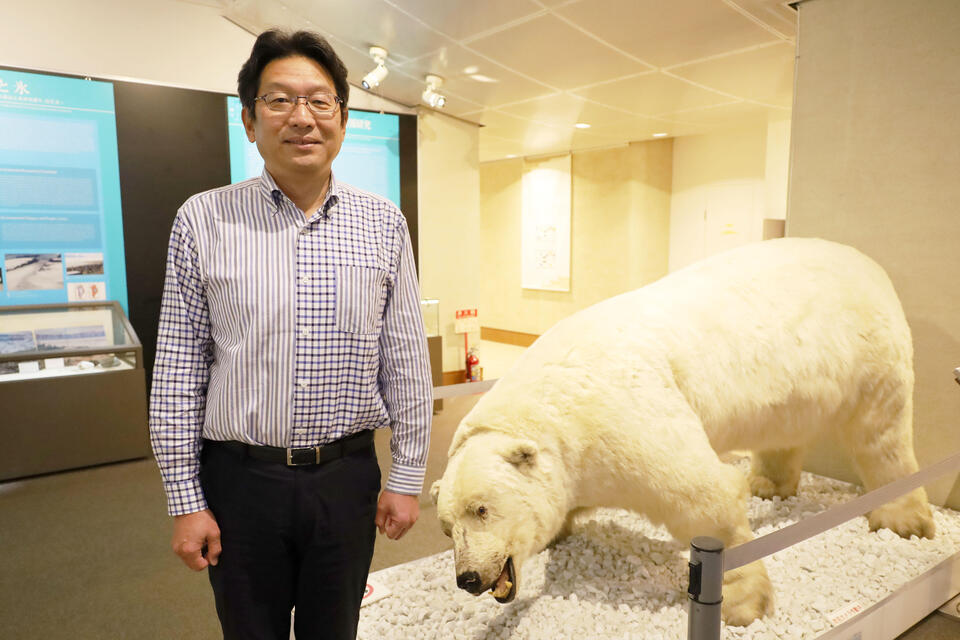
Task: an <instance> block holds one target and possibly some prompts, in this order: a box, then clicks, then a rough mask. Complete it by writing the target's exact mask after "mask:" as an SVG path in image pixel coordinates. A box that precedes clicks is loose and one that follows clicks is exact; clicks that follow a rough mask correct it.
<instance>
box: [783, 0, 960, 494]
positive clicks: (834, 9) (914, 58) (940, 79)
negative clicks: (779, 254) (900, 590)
mask: <svg viewBox="0 0 960 640" xmlns="http://www.w3.org/2000/svg"><path fill="white" fill-rule="evenodd" d="M958 33H960V3H958V2H956V0H925V1H924V2H923V3H908V2H902V1H900V0H809V1H807V2H803V3H802V4H801V5H800V35H799V40H798V46H799V50H798V53H799V57H798V66H797V88H796V102H795V104H794V109H793V131H792V139H793V156H792V164H791V179H790V180H791V181H790V195H789V208H788V215H787V235H788V236H819V237H823V238H827V239H830V240H836V241H839V242H844V243H847V244H851V245H853V246H855V247H857V248H859V249H860V250H862V251H863V252H865V253H866V254H868V255H870V256H871V257H873V258H874V259H875V260H877V261H878V262H879V263H880V264H881V265H883V266H884V267H885V268H886V270H887V271H888V273H889V274H890V277H891V278H892V280H893V283H894V285H895V286H896V288H897V291H898V292H899V294H900V297H901V300H902V301H903V305H904V308H905V310H906V314H907V320H908V321H909V323H910V326H911V328H912V330H913V337H914V351H915V368H916V380H917V387H916V392H915V411H914V423H915V428H914V432H915V443H916V451H917V456H918V458H919V461H920V464H921V466H926V465H929V464H931V463H933V462H936V461H937V460H940V459H942V458H944V457H946V456H947V455H948V454H951V453H954V452H956V451H958V450H960V424H958V421H960V388H958V387H957V385H956V384H955V383H954V381H953V379H952V375H951V370H952V369H953V368H954V367H956V366H958V365H960V283H958V274H960V215H958V213H957V207H958V205H957V203H958V202H960V180H958V179H957V176H958V175H960V119H958V118H957V114H958V113H960V74H958V73H957V68H958V66H960V38H958V37H957V34H958ZM829 451H830V445H829V444H827V445H824V446H822V447H820V448H819V449H818V450H817V451H816V452H815V455H814V456H812V457H811V459H810V460H809V462H808V466H809V468H810V469H812V470H814V471H818V472H821V473H827V474H829V475H835V476H837V477H844V478H852V477H853V472H852V469H851V467H850V465H849V463H848V462H847V461H846V459H844V458H841V457H839V456H837V455H836V454H831V453H829ZM928 489H930V490H931V498H932V499H933V500H934V501H935V502H938V503H943V502H945V501H946V502H947V503H948V504H950V505H951V506H953V507H955V508H956V507H960V482H958V481H957V476H956V475H955V474H954V475H951V476H949V477H945V478H943V479H942V480H940V481H939V482H937V483H936V484H934V485H931V486H930V487H928Z"/></svg>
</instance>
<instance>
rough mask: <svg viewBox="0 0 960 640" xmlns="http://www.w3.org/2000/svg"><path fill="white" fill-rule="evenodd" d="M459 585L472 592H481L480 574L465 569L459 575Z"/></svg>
mask: <svg viewBox="0 0 960 640" xmlns="http://www.w3.org/2000/svg"><path fill="white" fill-rule="evenodd" d="M457 586H458V587H460V588H461V589H463V590H464V591H469V592H470V593H480V574H479V573H477V572H476V571H465V572H463V573H461V574H460V575H458V576H457Z"/></svg>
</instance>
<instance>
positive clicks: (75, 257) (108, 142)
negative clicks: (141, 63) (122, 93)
mask: <svg viewBox="0 0 960 640" xmlns="http://www.w3.org/2000/svg"><path fill="white" fill-rule="evenodd" d="M88 300H116V301H118V302H119V303H120V304H121V305H122V306H123V307H124V308H125V309H126V305H127V287H126V272H125V263H124V253H123V220H122V216H121V208H120V172H119V163H118V161H117V128H116V118H115V110H114V99H113V85H112V84H111V83H109V82H96V81H93V80H84V79H79V78H66V77H60V76H53V75H46V74H36V73H26V72H20V71H12V70H6V69H0V304H2V305H22V304H49V303H62V302H75V301H88Z"/></svg>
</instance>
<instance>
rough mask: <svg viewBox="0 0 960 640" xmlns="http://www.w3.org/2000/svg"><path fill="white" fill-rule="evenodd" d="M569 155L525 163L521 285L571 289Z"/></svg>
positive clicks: (535, 287) (531, 287)
mask: <svg viewBox="0 0 960 640" xmlns="http://www.w3.org/2000/svg"><path fill="white" fill-rule="evenodd" d="M570 167H571V163H570V155H569V154H567V155H563V156H557V157H553V158H547V159H545V160H537V161H533V162H528V163H526V165H525V167H524V172H523V203H522V210H521V217H522V219H523V220H522V225H521V240H520V243H521V246H520V253H521V256H522V273H521V285H520V286H521V287H523V288H524V289H544V290H547V291H570V207H571V197H570V189H571V187H570V185H571V182H570Z"/></svg>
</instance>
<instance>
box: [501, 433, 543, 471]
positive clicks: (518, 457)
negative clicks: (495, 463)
mask: <svg viewBox="0 0 960 640" xmlns="http://www.w3.org/2000/svg"><path fill="white" fill-rule="evenodd" d="M538 452H539V449H538V448H537V443H535V442H533V441H532V440H517V441H516V442H515V443H513V444H511V445H510V446H509V447H508V448H507V449H506V450H504V451H503V454H502V455H503V457H504V459H505V460H506V461H507V462H509V463H510V464H512V465H513V466H515V467H517V468H518V469H520V470H526V469H530V468H532V467H533V466H534V465H536V464H537V454H538Z"/></svg>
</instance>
